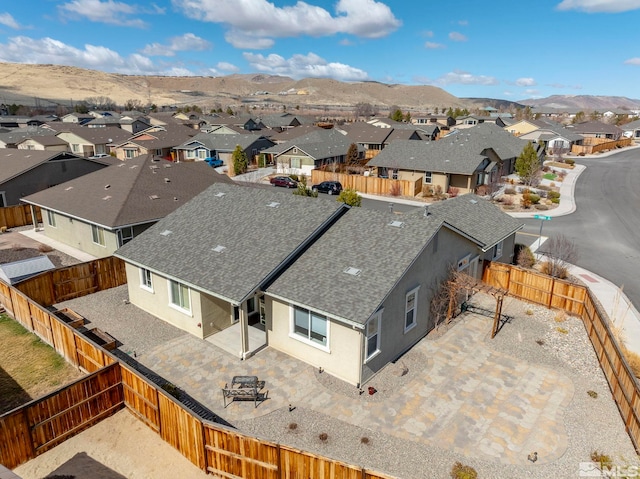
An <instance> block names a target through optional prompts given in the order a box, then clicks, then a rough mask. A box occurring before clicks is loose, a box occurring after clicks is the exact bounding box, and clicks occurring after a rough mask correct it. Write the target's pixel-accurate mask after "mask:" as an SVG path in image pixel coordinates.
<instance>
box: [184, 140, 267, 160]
mask: <svg viewBox="0 0 640 479" xmlns="http://www.w3.org/2000/svg"><path fill="white" fill-rule="evenodd" d="M238 145H240V147H241V148H242V150H243V151H244V152H245V154H246V155H247V158H248V159H249V162H250V163H253V162H256V161H257V160H256V158H257V155H258V154H259V153H260V152H261V151H262V150H265V149H267V148H270V147H272V146H274V145H275V143H274V142H273V141H271V140H269V139H268V138H265V137H264V136H260V135H256V134H254V133H245V134H240V135H237V134H236V135H227V134H215V133H199V134H197V135H196V136H194V137H193V138H190V139H189V140H187V141H185V142H184V143H183V144H181V145H178V146H176V147H175V148H174V151H175V159H176V161H196V160H204V159H205V158H214V157H217V158H219V159H220V160H222V161H223V163H224V164H225V165H229V164H231V163H232V156H233V151H234V150H235V149H236V147H237V146H238Z"/></svg>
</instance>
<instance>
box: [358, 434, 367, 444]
mask: <svg viewBox="0 0 640 479" xmlns="http://www.w3.org/2000/svg"><path fill="white" fill-rule="evenodd" d="M360 444H369V438H368V437H366V436H363V437H361V438H360Z"/></svg>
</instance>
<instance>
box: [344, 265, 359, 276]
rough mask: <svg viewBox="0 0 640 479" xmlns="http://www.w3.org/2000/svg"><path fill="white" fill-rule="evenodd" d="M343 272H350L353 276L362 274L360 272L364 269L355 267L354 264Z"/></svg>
mask: <svg viewBox="0 0 640 479" xmlns="http://www.w3.org/2000/svg"><path fill="white" fill-rule="evenodd" d="M343 272H344V273H347V274H350V275H351V276H360V273H362V270H361V269H358V268H354V267H353V266H349V267H348V268H346V269H345V270H344V271H343Z"/></svg>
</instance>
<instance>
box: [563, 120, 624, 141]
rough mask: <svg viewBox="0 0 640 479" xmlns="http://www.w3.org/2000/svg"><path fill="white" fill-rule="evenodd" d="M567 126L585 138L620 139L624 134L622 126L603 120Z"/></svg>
mask: <svg viewBox="0 0 640 479" xmlns="http://www.w3.org/2000/svg"><path fill="white" fill-rule="evenodd" d="M567 128H568V129H570V130H571V131H573V132H575V133H577V134H579V135H582V136H583V137H584V138H598V139H607V140H619V139H620V138H622V137H623V134H624V130H622V129H621V128H618V127H617V126H615V125H609V124H608V123H603V122H601V121H585V122H582V123H574V124H572V125H567Z"/></svg>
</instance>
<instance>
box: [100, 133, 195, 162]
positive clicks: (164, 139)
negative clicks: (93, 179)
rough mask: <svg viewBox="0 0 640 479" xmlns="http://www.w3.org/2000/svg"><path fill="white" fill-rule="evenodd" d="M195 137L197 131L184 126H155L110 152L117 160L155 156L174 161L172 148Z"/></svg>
mask: <svg viewBox="0 0 640 479" xmlns="http://www.w3.org/2000/svg"><path fill="white" fill-rule="evenodd" d="M95 129H96V128H94V130H95ZM195 135H197V131H195V130H193V129H192V128H189V127H188V126H184V125H175V124H167V125H165V126H155V127H152V128H149V129H147V130H144V131H142V132H140V133H137V134H135V135H133V136H129V137H128V139H127V140H126V141H123V142H120V143H118V144H116V145H114V147H113V148H112V151H113V152H114V153H115V155H116V157H117V158H118V159H119V160H130V159H131V158H135V157H137V156H141V155H155V156H159V157H160V158H164V159H167V160H174V159H175V158H174V156H175V152H174V151H173V150H174V148H175V147H176V146H178V145H181V144H183V143H184V142H186V141H187V140H189V139H190V138H192V137H194V136H195Z"/></svg>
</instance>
